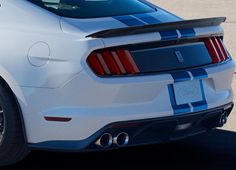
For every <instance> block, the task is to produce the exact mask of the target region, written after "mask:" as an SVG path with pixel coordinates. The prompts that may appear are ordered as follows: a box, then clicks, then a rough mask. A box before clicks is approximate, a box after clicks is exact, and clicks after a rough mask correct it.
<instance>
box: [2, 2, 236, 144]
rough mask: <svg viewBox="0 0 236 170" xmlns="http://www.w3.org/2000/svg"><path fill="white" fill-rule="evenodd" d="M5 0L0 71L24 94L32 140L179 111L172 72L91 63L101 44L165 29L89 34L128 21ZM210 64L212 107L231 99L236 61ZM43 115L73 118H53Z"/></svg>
mask: <svg viewBox="0 0 236 170" xmlns="http://www.w3.org/2000/svg"><path fill="white" fill-rule="evenodd" d="M0 3H1V7H0V21H1V24H0V37H1V40H2V41H1V46H0V60H1V64H0V76H2V77H3V79H5V80H6V82H7V83H8V84H9V86H10V87H11V89H12V90H13V92H14V93H15V95H16V96H17V99H18V101H19V103H20V106H21V109H22V113H23V117H24V121H25V127H26V128H25V129H26V136H27V139H28V142H29V143H39V142H45V141H55V140H64V141H69V140H82V139H86V138H88V137H89V136H91V135H92V134H94V133H95V132H96V131H98V130H99V129H100V128H102V127H103V126H105V125H107V124H109V123H113V122H117V121H127V120H138V119H148V118H157V117H165V116H172V115H173V109H172V107H171V103H170V99H169V93H168V88H167V85H168V84H172V83H174V80H173V78H172V76H171V75H170V74H161V75H150V76H143V77H126V78H109V79H103V78H99V77H97V76H96V75H94V73H93V72H92V71H91V70H90V68H89V67H88V65H87V64H86V58H87V56H88V55H89V54H90V53H91V52H92V51H94V50H95V49H100V48H104V47H112V46H118V45H124V44H134V43H142V42H151V41H160V40H161V37H160V34H159V33H158V32H156V33H148V34H141V35H135V36H134V35H133V36H123V37H116V38H106V39H96V38H94V39H93V38H85V37H86V35H88V34H90V33H93V32H96V31H101V30H104V29H109V28H120V27H126V25H124V24H122V23H120V22H118V21H117V20H115V19H113V18H112V17H107V18H99V19H86V20H81V19H80V20H79V19H68V18H60V17H59V16H56V15H54V14H52V13H50V12H48V11H46V10H43V9H41V8H39V7H37V6H34V5H31V4H30V3H28V2H26V1H25V0H0ZM13 11H14V12H13ZM159 15H160V16H158V17H160V20H162V21H163V22H165V21H167V19H169V21H174V20H179V18H177V17H175V16H171V17H170V14H169V13H167V12H166V11H161V10H160V14H159ZM168 16H169V17H168ZM195 31H196V33H197V35H198V36H203V35H211V34H215V33H222V29H221V27H209V28H204V29H203V28H195ZM206 70H207V72H208V74H209V78H207V79H204V80H203V81H204V89H205V91H206V98H207V103H208V105H209V109H210V108H214V107H217V106H221V105H224V104H227V103H229V102H231V101H232V99H233V98H232V90H231V86H230V85H231V81H232V74H233V71H234V63H233V61H229V62H227V63H225V64H222V65H219V66H214V67H209V68H207V69H206ZM44 116H59V117H60V116H61V117H63V116H65V117H71V118H72V121H70V122H66V123H61V122H60V123H59V122H47V121H45V119H44Z"/></svg>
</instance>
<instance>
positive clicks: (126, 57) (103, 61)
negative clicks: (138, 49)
mask: <svg viewBox="0 0 236 170" xmlns="http://www.w3.org/2000/svg"><path fill="white" fill-rule="evenodd" d="M87 62H88V64H89V66H90V67H91V69H92V70H93V71H94V73H96V74H97V75H99V76H106V75H111V76H116V75H129V74H138V73H140V71H139V68H138V67H137V65H136V63H135V61H134V59H133V57H132V55H131V54H130V52H129V51H128V50H126V49H112V50H107V49H105V50H100V51H97V52H96V51H95V52H93V53H92V54H90V55H89V57H88V59H87Z"/></svg>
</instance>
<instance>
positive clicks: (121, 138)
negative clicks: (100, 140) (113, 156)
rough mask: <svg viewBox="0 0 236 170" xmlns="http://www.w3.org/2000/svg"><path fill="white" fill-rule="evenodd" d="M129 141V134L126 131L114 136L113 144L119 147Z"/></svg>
mask: <svg viewBox="0 0 236 170" xmlns="http://www.w3.org/2000/svg"><path fill="white" fill-rule="evenodd" d="M128 143H129V135H128V133H126V132H121V133H119V134H118V135H117V136H116V137H114V138H113V144H114V145H116V146H119V147H122V146H125V145H127V144H128Z"/></svg>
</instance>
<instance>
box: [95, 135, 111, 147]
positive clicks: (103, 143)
mask: <svg viewBox="0 0 236 170" xmlns="http://www.w3.org/2000/svg"><path fill="white" fill-rule="evenodd" d="M95 145H97V146H99V147H101V148H109V147H110V146H111V145H112V135H111V134H110V133H104V134H103V135H102V136H101V137H100V138H99V139H98V140H97V141H96V142H95Z"/></svg>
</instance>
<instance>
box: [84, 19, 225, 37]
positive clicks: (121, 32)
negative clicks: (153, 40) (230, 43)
mask: <svg viewBox="0 0 236 170" xmlns="http://www.w3.org/2000/svg"><path fill="white" fill-rule="evenodd" d="M225 21H226V17H218V18H204V19H195V20H183V21H177V22H168V23H162V24H152V25H144V26H135V27H127V28H118V29H109V30H104V31H99V32H96V33H93V34H90V35H88V36H86V37H93V38H108V37H117V36H126V35H134V34H143V33H150V32H160V31H168V30H181V29H189V28H199V27H209V26H218V25H220V24H221V23H223V22H225Z"/></svg>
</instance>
